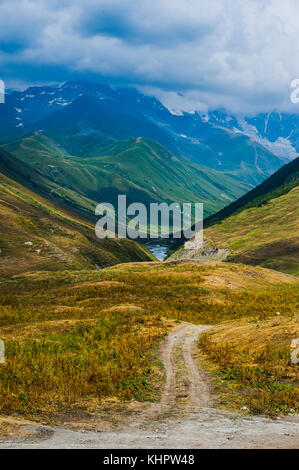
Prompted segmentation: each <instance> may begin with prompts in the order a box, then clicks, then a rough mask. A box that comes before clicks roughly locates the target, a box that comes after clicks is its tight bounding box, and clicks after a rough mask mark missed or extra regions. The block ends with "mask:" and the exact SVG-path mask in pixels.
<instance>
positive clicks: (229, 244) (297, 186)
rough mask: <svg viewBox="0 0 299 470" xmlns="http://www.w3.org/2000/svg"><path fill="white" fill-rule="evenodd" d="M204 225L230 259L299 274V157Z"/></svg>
mask: <svg viewBox="0 0 299 470" xmlns="http://www.w3.org/2000/svg"><path fill="white" fill-rule="evenodd" d="M204 224H205V232H204V233H205V238H206V239H207V240H208V242H209V244H210V245H214V246H217V247H218V248H224V249H228V250H230V251H231V254H230V256H229V258H228V259H229V260H231V261H237V262H242V263H245V264H251V265H257V264H259V265H261V266H264V267H269V268H272V269H277V270H280V271H283V272H286V273H289V274H295V275H298V274H299V158H297V159H296V160H293V161H292V162H290V163H289V164H287V165H285V166H284V167H283V168H281V169H280V170H278V171H277V172H276V173H274V174H273V175H272V176H271V177H270V178H268V179H267V180H266V181H264V182H263V183H262V184H261V185H259V186H257V187H256V188H255V189H253V190H252V191H250V192H249V193H248V194H245V195H244V196H242V197H241V198H240V199H238V200H237V201H235V202H233V203H232V204H230V205H229V206H227V207H226V208H224V209H223V210H221V211H220V212H218V213H216V214H214V215H212V216H211V217H209V218H207V219H206V220H205V222H204ZM205 249H206V248H205ZM198 254H200V253H198ZM178 255H179V256H180V257H185V256H186V257H188V253H187V252H184V251H182V250H181V251H180V252H178Z"/></svg>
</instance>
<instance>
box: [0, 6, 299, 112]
mask: <svg viewBox="0 0 299 470" xmlns="http://www.w3.org/2000/svg"><path fill="white" fill-rule="evenodd" d="M298 24H299V9H298V3H297V1H296V0H284V1H283V2H282V1H281V0H209V2H207V1H206V0H141V1H140V2H138V3H137V2H136V1H135V0H126V2H124V1H123V0H100V1H99V0H85V1H84V2H82V1H78V0H73V1H66V0H61V1H59V2H58V0H57V1H56V0H49V1H46V0H19V1H15V0H2V1H1V0H0V39H2V41H4V45H5V43H8V42H9V41H12V42H19V43H20V44H21V47H20V49H19V50H16V51H14V52H10V51H9V50H8V51H6V52H5V47H4V53H3V54H0V66H1V65H2V66H7V64H9V65H10V67H13V65H14V64H18V66H20V64H21V65H22V64H23V65H24V66H25V65H26V67H27V66H32V67H35V66H37V65H42V66H45V67H46V66H60V67H65V68H66V69H68V70H72V71H74V72H77V71H78V72H84V73H86V74H88V73H98V74H99V75H101V76H106V77H108V78H110V79H111V80H112V81H113V80H115V79H117V80H123V81H125V82H126V83H131V84H136V85H139V86H147V87H149V86H150V87H153V88H156V89H159V92H158V93H159V94H160V95H161V96H162V95H163V96H164V101H167V102H169V106H171V100H172V102H173V103H172V104H173V105H175V106H176V107H182V109H186V110H189V111H190V109H191V108H192V106H194V107H195V108H198V107H199V106H200V107H202V106H209V107H213V108H214V107H218V106H225V107H228V108H230V109H233V110H244V111H246V112H248V111H250V110H255V109H260V110H267V109H271V108H274V107H278V108H280V109H287V108H289V109H292V110H293V111H296V109H294V105H293V104H291V102H290V99H289V96H290V89H289V85H290V83H291V81H292V79H294V78H299V30H298ZM15 78H18V79H19V80H22V77H21V76H18V77H15ZM49 80H51V77H49ZM178 91H180V92H182V93H183V96H181V95H178V94H177V92H178Z"/></svg>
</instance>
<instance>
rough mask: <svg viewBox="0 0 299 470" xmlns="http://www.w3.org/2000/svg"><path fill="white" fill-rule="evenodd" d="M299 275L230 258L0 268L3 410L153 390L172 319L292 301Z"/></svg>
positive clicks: (287, 307)
mask: <svg viewBox="0 0 299 470" xmlns="http://www.w3.org/2000/svg"><path fill="white" fill-rule="evenodd" d="M298 303H299V289H298V281H296V280H295V279H291V278H290V277H287V276H285V275H282V274H279V273H276V272H272V271H268V270H265V269H262V268H248V267H246V266H242V265H234V264H218V265H216V264H214V265H206V266H200V265H197V264H192V263H188V264H179V265H175V264H169V263H165V264H164V263H131V264H123V265H118V266H114V267H112V268H108V269H105V270H101V271H64V272H56V273H54V272H42V273H39V274H37V273H28V274H24V275H18V276H14V277H12V278H10V279H5V278H0V337H3V338H4V339H5V343H6V363H5V364H4V365H3V366H0V394H1V411H2V412H6V413H9V412H20V413H23V414H32V413H37V412H41V411H43V412H44V411H49V410H57V409H58V408H59V407H61V406H63V407H65V406H68V407H71V406H74V404H76V406H77V405H78V406H79V405H80V403H83V402H84V403H86V401H88V400H91V401H93V400H96V401H98V400H102V399H105V398H107V397H117V398H119V399H126V400H128V399H133V398H135V399H139V400H152V399H154V398H155V396H156V395H155V393H154V392H155V391H154V389H153V386H152V384H153V380H154V376H155V367H154V366H153V362H152V350H153V348H155V347H156V345H158V344H159V342H160V341H161V338H162V337H163V336H164V335H165V334H166V333H167V330H168V329H169V325H173V324H174V322H175V321H180V320H183V321H189V322H192V323H198V324H217V323H221V322H224V321H227V320H231V321H238V322H240V321H241V320H242V319H248V318H253V319H254V321H259V322H261V321H264V320H267V319H269V318H272V317H273V315H274V314H275V312H276V311H279V312H280V313H281V314H282V317H283V318H285V319H292V318H294V315H295V314H296V312H297V311H298Z"/></svg>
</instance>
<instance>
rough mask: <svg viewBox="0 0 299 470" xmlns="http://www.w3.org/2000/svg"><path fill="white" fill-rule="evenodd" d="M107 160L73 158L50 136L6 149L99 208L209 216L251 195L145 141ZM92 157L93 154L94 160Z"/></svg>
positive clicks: (127, 144)
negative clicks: (159, 205) (146, 207)
mask: <svg viewBox="0 0 299 470" xmlns="http://www.w3.org/2000/svg"><path fill="white" fill-rule="evenodd" d="M52 137H53V136H52ZM104 148H105V154H103V149H102V154H100V150H99V148H98V147H97V149H98V150H97V152H98V153H97V154H95V155H94V156H92V157H90V156H86V157H85V158H83V156H82V152H81V154H80V156H74V155H70V154H68V153H67V152H66V150H64V147H63V146H62V144H61V139H60V143H59V144H58V143H57V142H56V141H54V140H53V138H50V137H49V136H48V135H46V134H45V133H40V132H37V133H34V134H32V135H29V136H27V137H25V138H23V139H20V140H17V141H15V142H11V143H9V144H7V145H6V149H7V150H9V151H10V152H12V153H14V155H16V156H17V157H18V158H19V159H21V160H22V161H23V162H26V163H27V164H29V165H31V166H32V167H33V168H34V169H35V170H36V171H39V172H40V173H41V174H42V175H43V176H45V177H47V178H48V179H50V180H51V181H53V182H55V183H56V184H58V185H60V186H63V187H67V188H69V189H71V190H73V191H75V192H76V193H78V194H80V195H82V196H84V197H87V198H89V199H92V200H95V201H99V202H103V201H105V202H112V203H116V201H117V196H118V194H126V195H127V199H128V203H130V202H143V203H145V204H148V203H149V202H162V201H167V202H171V201H176V202H193V201H194V202H203V203H204V208H205V214H206V216H208V215H210V214H212V213H214V212H216V211H218V210H219V209H221V208H222V207H224V206H225V205H227V203H229V202H230V201H233V200H235V199H236V198H238V197H239V196H240V195H242V194H243V193H244V192H246V191H248V190H249V189H250V185H248V184H245V183H240V182H238V181H237V179H235V178H233V177H231V176H228V175H225V174H222V173H219V172H217V171H216V170H213V169H209V168H206V167H202V166H199V165H197V164H194V163H192V162H189V161H188V160H186V159H184V158H182V157H177V156H174V155H173V154H171V153H170V152H169V151H168V150H166V149H165V148H164V147H162V146H161V145H160V144H158V143H156V142H154V141H151V140H148V139H143V138H137V139H131V140H126V141H121V142H115V143H111V142H110V144H109V145H108V146H107V145H106V146H105V147H104ZM88 155H90V152H89V154H88Z"/></svg>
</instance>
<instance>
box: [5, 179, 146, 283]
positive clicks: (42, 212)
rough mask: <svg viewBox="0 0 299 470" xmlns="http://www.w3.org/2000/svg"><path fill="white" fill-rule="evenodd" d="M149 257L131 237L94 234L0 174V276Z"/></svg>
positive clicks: (86, 225)
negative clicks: (102, 237) (109, 237)
mask: <svg viewBox="0 0 299 470" xmlns="http://www.w3.org/2000/svg"><path fill="white" fill-rule="evenodd" d="M151 259H152V256H151V255H150V253H149V252H147V251H146V250H145V249H144V248H143V247H142V246H140V245H138V244H137V243H135V242H133V241H130V240H127V239H120V240H117V239H105V240H99V239H97V238H96V236H95V234H94V225H93V224H92V223H90V222H87V221H86V220H84V219H80V218H79V217H78V216H75V215H74V214H72V213H71V212H68V211H67V210H65V209H62V208H61V207H59V206H58V205H56V204H55V203H53V202H49V201H48V200H46V199H44V198H43V197H41V196H39V195H37V194H35V193H34V192H32V191H30V190H28V189H26V188H25V187H24V186H22V185H20V184H19V183H16V182H15V181H13V180H11V179H10V178H7V177H6V176H5V175H3V174H2V173H0V276H3V275H5V276H7V275H13V274H17V273H23V272H28V271H40V270H51V271H57V270H65V269H95V268H102V267H105V266H110V265H113V264H118V263H121V262H129V261H133V260H135V261H144V260H151Z"/></svg>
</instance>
